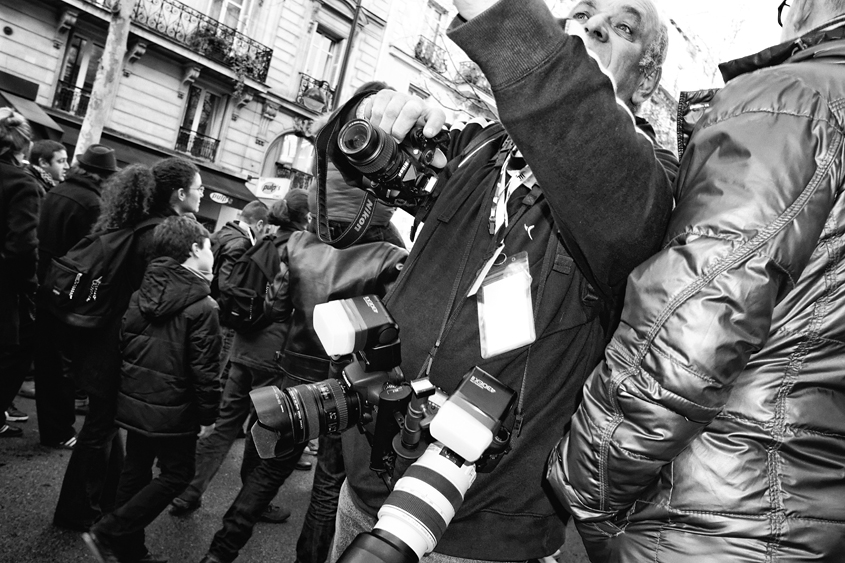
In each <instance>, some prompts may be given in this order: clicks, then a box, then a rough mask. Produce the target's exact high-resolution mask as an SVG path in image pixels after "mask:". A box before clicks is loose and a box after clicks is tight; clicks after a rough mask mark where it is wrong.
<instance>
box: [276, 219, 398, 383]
mask: <svg viewBox="0 0 845 563" xmlns="http://www.w3.org/2000/svg"><path fill="white" fill-rule="evenodd" d="M281 256H282V271H281V272H280V273H279V275H277V276H276V279H275V280H274V282H273V286H272V288H271V289H270V291H268V292H267V298H266V300H265V311H267V313H268V314H270V315H271V316H272V317H273V318H274V319H277V320H286V319H288V318H290V319H291V320H290V331H289V333H288V337H287V340H286V342H285V343H284V352H283V354H282V355H281V357H280V358H279V364H280V366H281V368H282V370H283V371H284V372H285V374H286V375H288V376H289V377H291V378H292V379H294V380H296V381H299V382H306V383H307V382H312V381H322V380H323V379H325V378H326V375H327V374H328V373H329V357H328V356H327V355H326V352H325V350H324V349H323V346H322V344H320V340H319V338H318V337H317V333H316V332H315V330H314V306H315V305H318V304H320V303H326V302H327V301H334V300H336V299H348V298H350V297H358V296H360V295H367V294H376V295H379V296H380V297H383V296H384V295H385V294H386V293H387V290H388V288H389V287H390V286H391V285H392V284H393V283H394V282H395V281H396V278H398V277H399V273H400V272H401V270H402V264H404V262H405V259H406V258H407V257H408V252H407V251H406V250H405V249H404V248H399V247H398V246H396V245H394V244H390V243H387V242H369V243H365V244H358V245H355V246H351V247H349V248H344V249H338V248H334V247H332V246H329V245H328V244H326V243H324V242H322V241H321V240H320V239H319V237H318V236H317V235H316V234H315V233H311V232H308V231H301V232H298V233H294V234H293V235H292V236H291V237H290V240H289V241H288V243H287V246H286V247H285V248H284V250H283V251H282V253H281Z"/></svg>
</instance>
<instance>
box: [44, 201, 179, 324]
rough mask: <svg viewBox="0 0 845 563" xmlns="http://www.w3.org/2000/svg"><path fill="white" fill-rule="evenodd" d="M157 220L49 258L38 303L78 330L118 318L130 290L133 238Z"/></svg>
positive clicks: (98, 236)
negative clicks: (40, 300)
mask: <svg viewBox="0 0 845 563" xmlns="http://www.w3.org/2000/svg"><path fill="white" fill-rule="evenodd" d="M161 221H162V219H161V218H159V217H155V218H150V219H146V220H144V221H141V222H140V223H138V224H137V225H135V226H134V227H128V228H125V229H110V230H106V231H98V232H96V233H91V234H89V235H87V236H85V237H83V238H82V240H80V241H79V242H78V243H76V245H74V246H73V248H71V249H70V250H68V252H67V254H65V255H64V256H61V257H55V258H53V259H52V260H51V262H50V265H49V266H48V269H47V273H46V275H45V277H44V283H42V284H41V288H40V291H41V295H42V302H43V304H44V305H45V306H46V308H47V309H48V310H49V311H50V312H51V313H53V314H54V315H55V316H56V317H57V318H58V319H59V320H61V321H62V322H64V323H65V324H68V325H70V326H74V327H78V328H97V327H101V326H104V325H105V324H106V323H108V322H109V321H110V320H112V319H113V318H114V316H115V315H118V314H123V312H124V311H125V310H126V307H127V306H128V305H129V299H130V297H132V292H133V290H134V288H133V287H132V285H131V283H130V280H129V275H128V274H129V272H128V268H129V266H128V264H129V258H130V253H131V251H132V248H133V243H134V241H135V234H136V233H138V232H140V231H143V230H146V229H149V228H153V227H155V226H156V225H158V224H159V223H161Z"/></svg>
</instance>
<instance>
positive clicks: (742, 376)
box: [549, 0, 845, 563]
mask: <svg viewBox="0 0 845 563" xmlns="http://www.w3.org/2000/svg"><path fill="white" fill-rule="evenodd" d="M787 7H788V8H789V9H788V10H786V9H785V8H787ZM772 15H774V14H772ZM777 21H778V23H779V24H780V25H781V27H782V28H783V32H782V36H781V37H782V40H783V42H782V43H781V44H779V45H777V46H774V47H772V48H770V49H767V50H765V51H762V52H761V53H758V54H756V55H752V56H749V57H745V58H742V59H738V60H735V61H731V62H728V63H725V64H723V65H721V66H720V69H721V71H722V75H723V76H724V78H725V81H726V83H727V85H726V86H725V88H723V89H722V90H721V91H720V92H718V93H717V94H716V95H715V97H713V99H712V101H711V104H710V107H709V109H708V110H707V111H706V112H704V113H703V115H702V116H701V118H700V120H699V122H698V123H697V125H696V127H695V129H694V130H693V132H692V135H691V137H690V141H689V144H688V146H687V147H686V150H685V152H684V155H683V158H682V160H681V168H680V171H679V172H678V177H677V178H678V180H677V182H676V185H675V193H676V198H677V199H676V202H677V203H676V207H675V209H674V211H673V213H672V217H671V220H670V225H669V231H668V232H667V234H666V237H665V239H664V247H663V250H662V251H661V252H660V253H658V254H657V255H655V256H654V257H652V258H651V259H650V260H648V261H646V262H645V263H644V264H642V265H641V266H640V267H639V268H637V269H636V270H634V272H633V273H632V274H631V276H630V278H629V280H628V291H627V294H626V300H625V306H624V310H623V315H622V322H621V324H620V326H619V329H618V330H617V331H616V333H615V334H614V336H613V339H612V341H611V343H610V345H609V347H608V349H607V353H606V361H604V362H603V363H601V364H600V365H599V366H598V367H597V368H596V369H595V370H594V371H593V373H592V375H591V376H590V378H589V380H588V381H587V383H586V385H585V387H584V394H583V402H582V403H581V405H580V407H579V409H578V411H577V413H576V414H575V416H574V417H573V419H572V428H571V431H570V433H569V434H568V436H567V437H566V438H565V439H564V440H562V441H561V443H560V444H559V445H558V447H557V448H556V450H555V451H554V452H553V455H552V457H551V460H550V462H551V463H550V468H549V470H550V474H549V479H550V481H551V484H552V485H553V489H554V490H555V492H556V494H557V496H558V497H559V498H560V500H562V501H563V503H564V504H565V505H566V507H567V509H568V510H569V511H570V512H571V513H572V514H573V515H574V516H575V518H576V521H577V524H578V528H579V531H580V532H581V535H582V537H583V539H584V543H585V546H586V547H587V549H588V552H589V554H590V558H591V560H592V561H594V562H599V561H601V562H603V563H604V562H609V563H618V562H642V561H651V562H657V563H712V562H722V561H730V562H743V563H746V562H757V561H759V562H761V563H762V562H767V563H775V562H783V563H786V562H790V563H792V562H799V561H814V562H819V563H823V562H827V563H834V562H841V561H843V560H845V502H843V499H845V469H843V468H845V295H843V293H845V193H843V192H845V1H844V0H792V1H791V3H790V4H787V3H786V2H782V3H781V4H780V6H779V7H778V20H777ZM772 23H774V22H772Z"/></svg>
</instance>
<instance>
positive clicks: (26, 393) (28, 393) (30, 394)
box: [18, 381, 35, 399]
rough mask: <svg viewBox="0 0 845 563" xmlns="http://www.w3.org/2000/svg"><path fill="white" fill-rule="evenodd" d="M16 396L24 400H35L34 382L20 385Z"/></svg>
mask: <svg viewBox="0 0 845 563" xmlns="http://www.w3.org/2000/svg"><path fill="white" fill-rule="evenodd" d="M18 395H20V396H21V397H24V398H25V399H34V398H35V382H34V381H24V382H23V383H22V384H21V388H20V389H19V390H18Z"/></svg>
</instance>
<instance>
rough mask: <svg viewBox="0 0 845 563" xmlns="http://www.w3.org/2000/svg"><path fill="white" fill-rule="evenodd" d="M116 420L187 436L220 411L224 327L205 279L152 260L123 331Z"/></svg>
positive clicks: (154, 431) (164, 433) (162, 260)
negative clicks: (221, 351)
mask: <svg viewBox="0 0 845 563" xmlns="http://www.w3.org/2000/svg"><path fill="white" fill-rule="evenodd" d="M120 340H121V342H120V350H121V355H122V356H123V365H122V368H121V382H120V392H119V394H118V399H117V417H116V418H117V423H118V424H119V425H120V426H122V427H123V428H126V429H128V430H133V431H135V432H140V433H141V434H144V435H146V436H152V437H156V436H188V435H191V434H196V433H197V432H198V431H199V427H200V425H203V426H208V425H210V424H212V423H213V422H214V421H215V419H216V418H217V408H218V403H219V401H220V389H219V381H218V373H219V364H220V360H219V357H220V347H221V335H220V324H219V321H218V318H217V304H216V303H215V302H214V300H213V299H212V298H211V297H209V288H208V282H206V281H205V280H204V279H203V278H201V277H199V275H197V274H195V273H194V272H192V271H190V270H188V269H187V268H185V267H183V266H181V265H180V264H177V263H176V261H175V260H173V259H172V258H157V259H155V260H153V262H152V263H151V264H150V266H149V268H147V273H146V274H145V276H144V281H143V282H142V283H141V289H139V290H138V291H136V292H135V293H134V294H133V295H132V300H131V302H130V304H129V309H128V310H127V311H126V314H125V315H124V317H123V326H122V329H121V337H120Z"/></svg>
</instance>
